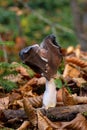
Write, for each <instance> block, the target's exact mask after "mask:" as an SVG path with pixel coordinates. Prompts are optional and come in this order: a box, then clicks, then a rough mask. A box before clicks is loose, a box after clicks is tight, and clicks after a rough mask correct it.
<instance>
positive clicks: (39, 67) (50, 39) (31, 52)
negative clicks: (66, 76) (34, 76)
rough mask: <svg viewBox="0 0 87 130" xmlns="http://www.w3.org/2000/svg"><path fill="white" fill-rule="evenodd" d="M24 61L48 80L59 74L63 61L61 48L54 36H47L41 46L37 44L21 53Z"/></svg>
mask: <svg viewBox="0 0 87 130" xmlns="http://www.w3.org/2000/svg"><path fill="white" fill-rule="evenodd" d="M20 57H21V59H22V61H23V62H24V63H25V64H26V65H28V66H30V67H31V68H32V69H33V70H34V71H35V72H37V73H40V74H43V76H45V77H46V78H47V79H48V80H50V78H51V77H53V76H54V75H55V74H56V73H57V69H58V67H59V65H60V63H61V61H62V54H61V47H60V46H59V45H58V44H57V42H56V38H55V36H54V35H52V34H51V35H49V36H47V37H46V38H45V39H44V40H43V41H42V43H41V44H40V46H39V45H38V44H35V45H33V46H29V47H27V48H24V49H22V50H21V51H20Z"/></svg>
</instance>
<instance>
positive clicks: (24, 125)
mask: <svg viewBox="0 0 87 130" xmlns="http://www.w3.org/2000/svg"><path fill="white" fill-rule="evenodd" d="M29 125H30V123H29V121H24V122H23V123H22V125H21V126H20V127H19V128H18V129H17V130H27V128H28V126H29Z"/></svg>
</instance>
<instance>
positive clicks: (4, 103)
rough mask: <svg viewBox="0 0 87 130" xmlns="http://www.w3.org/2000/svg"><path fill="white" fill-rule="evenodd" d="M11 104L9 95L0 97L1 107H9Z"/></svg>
mask: <svg viewBox="0 0 87 130" xmlns="http://www.w3.org/2000/svg"><path fill="white" fill-rule="evenodd" d="M8 104H9V97H4V98H0V109H1V110H2V109H7V108H8Z"/></svg>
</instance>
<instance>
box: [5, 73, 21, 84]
mask: <svg viewBox="0 0 87 130" xmlns="http://www.w3.org/2000/svg"><path fill="white" fill-rule="evenodd" d="M3 79H6V80H10V81H12V82H21V81H22V75H21V74H18V75H16V76H15V75H14V74H10V75H7V76H4V77H3Z"/></svg>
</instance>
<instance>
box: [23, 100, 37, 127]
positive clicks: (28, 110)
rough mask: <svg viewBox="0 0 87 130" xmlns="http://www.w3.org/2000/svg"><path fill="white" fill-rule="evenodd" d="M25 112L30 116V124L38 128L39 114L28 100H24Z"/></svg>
mask: <svg viewBox="0 0 87 130" xmlns="http://www.w3.org/2000/svg"><path fill="white" fill-rule="evenodd" d="M23 104H24V110H25V112H26V114H27V116H28V119H29V121H30V123H31V124H32V125H33V126H37V114H36V110H35V109H34V108H33V107H32V105H31V104H30V102H29V100H28V99H27V98H23Z"/></svg>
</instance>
